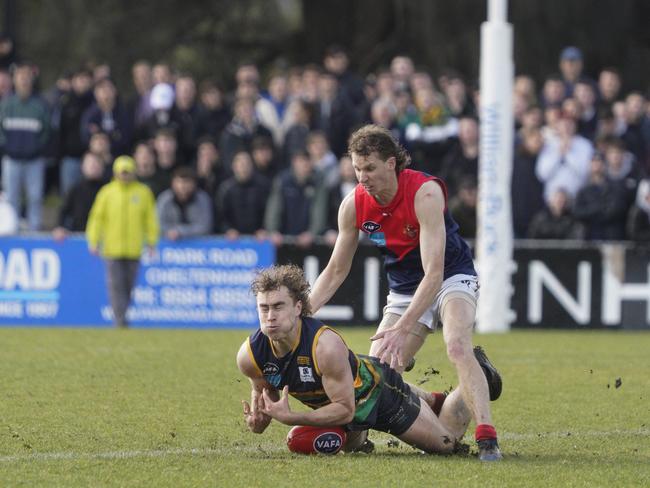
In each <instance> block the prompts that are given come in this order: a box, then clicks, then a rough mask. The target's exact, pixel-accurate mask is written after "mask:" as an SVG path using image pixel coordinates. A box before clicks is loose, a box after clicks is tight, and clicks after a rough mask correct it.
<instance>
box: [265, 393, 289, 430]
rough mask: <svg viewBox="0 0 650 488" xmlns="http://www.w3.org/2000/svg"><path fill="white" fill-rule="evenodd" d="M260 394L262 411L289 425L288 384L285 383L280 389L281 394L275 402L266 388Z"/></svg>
mask: <svg viewBox="0 0 650 488" xmlns="http://www.w3.org/2000/svg"><path fill="white" fill-rule="evenodd" d="M262 396H263V398H264V408H263V411H264V413H265V414H266V415H268V416H269V417H272V418H274V419H275V420H277V421H278V422H282V423H283V424H287V425H291V424H289V420H290V417H291V409H290V408H289V386H288V385H287V386H285V387H284V388H283V389H282V395H281V396H280V399H279V400H278V401H277V402H274V401H273V399H272V398H271V395H270V394H269V391H268V390H267V389H266V388H264V390H262Z"/></svg>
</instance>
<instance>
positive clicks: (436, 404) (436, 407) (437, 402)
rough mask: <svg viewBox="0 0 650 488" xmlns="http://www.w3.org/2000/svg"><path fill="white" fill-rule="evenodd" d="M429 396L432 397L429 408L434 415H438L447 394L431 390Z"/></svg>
mask: <svg viewBox="0 0 650 488" xmlns="http://www.w3.org/2000/svg"><path fill="white" fill-rule="evenodd" d="M431 396H432V397H433V398H434V401H433V406H432V407H431V410H433V413H435V414H436V415H440V410H442V404H443V403H445V400H446V399H447V394H446V393H441V392H439V391H432V392H431Z"/></svg>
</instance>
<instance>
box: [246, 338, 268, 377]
mask: <svg viewBox="0 0 650 488" xmlns="http://www.w3.org/2000/svg"><path fill="white" fill-rule="evenodd" d="M246 345H247V346H248V347H247V349H248V355H249V356H250V358H251V363H253V366H255V369H257V372H258V373H259V374H260V376H261V377H264V374H263V373H262V370H261V369H260V367H259V365H258V364H257V361H255V355H254V354H253V348H252V347H251V338H250V337H248V338H247V339H246Z"/></svg>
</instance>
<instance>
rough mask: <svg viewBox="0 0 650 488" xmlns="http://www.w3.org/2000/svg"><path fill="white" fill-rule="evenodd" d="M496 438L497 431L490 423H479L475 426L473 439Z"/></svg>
mask: <svg viewBox="0 0 650 488" xmlns="http://www.w3.org/2000/svg"><path fill="white" fill-rule="evenodd" d="M496 438H497V431H496V429H495V428H494V427H493V426H492V425H490V424H479V425H477V426H476V433H475V434H474V439H476V442H478V441H483V440H486V439H496Z"/></svg>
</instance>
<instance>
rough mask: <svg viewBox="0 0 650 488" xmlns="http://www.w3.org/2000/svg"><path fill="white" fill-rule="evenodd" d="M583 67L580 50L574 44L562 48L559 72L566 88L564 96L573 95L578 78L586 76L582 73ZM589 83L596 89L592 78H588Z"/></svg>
mask: <svg viewBox="0 0 650 488" xmlns="http://www.w3.org/2000/svg"><path fill="white" fill-rule="evenodd" d="M583 68H584V63H583V57H582V51H581V50H580V49H578V48H577V47H575V46H568V47H565V48H564V49H562V52H561V53H560V72H561V73H562V79H563V80H564V87H565V89H566V96H567V97H570V96H572V95H573V87H574V86H575V84H576V83H577V82H578V80H579V79H584V80H586V78H585V77H584V76H583V74H582V70H583ZM588 81H589V83H590V84H591V85H592V86H593V87H594V90H595V89H596V85H595V83H594V81H593V80H588Z"/></svg>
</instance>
